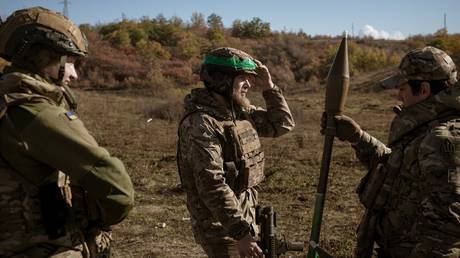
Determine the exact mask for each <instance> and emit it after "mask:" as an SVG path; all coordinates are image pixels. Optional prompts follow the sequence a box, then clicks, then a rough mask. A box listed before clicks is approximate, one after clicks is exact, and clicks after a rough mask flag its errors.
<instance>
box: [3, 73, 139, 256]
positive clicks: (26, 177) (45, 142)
mask: <svg viewBox="0 0 460 258" xmlns="http://www.w3.org/2000/svg"><path fill="white" fill-rule="evenodd" d="M0 96H1V98H0V117H1V120H0V143H1V144H0V157H1V158H2V160H3V161H4V162H5V163H7V165H8V167H9V168H11V169H8V168H5V167H2V168H1V169H0V171H1V173H0V178H1V179H2V182H1V183H0V184H3V186H4V187H3V186H2V187H1V190H0V197H1V198H0V199H1V200H3V201H2V202H0V205H1V206H2V207H4V206H5V205H6V206H7V207H9V209H2V211H1V212H3V213H2V216H0V217H1V218H0V220H1V221H0V224H1V225H2V231H3V232H2V235H1V236H0V253H1V251H2V248H3V247H5V246H7V245H8V246H9V247H10V248H13V247H14V246H15V245H16V244H18V243H16V242H17V241H18V239H15V238H16V237H17V238H19V239H21V238H22V237H26V236H28V237H30V238H29V239H28V242H27V243H22V244H28V245H32V244H34V243H40V242H41V241H43V242H47V240H48V236H49V235H48V234H47V233H45V232H44V225H43V220H44V216H43V210H44V208H43V207H45V206H46V207H48V208H53V205H55V206H57V205H58V204H55V203H53V201H51V200H49V199H48V198H46V200H47V202H42V201H40V203H41V205H40V204H36V203H34V202H33V201H31V200H36V199H39V200H41V199H42V198H41V197H39V196H40V194H41V191H39V190H38V189H39V188H40V189H44V188H42V187H43V186H47V185H51V184H55V185H56V184H57V185H58V187H62V186H64V185H65V184H67V183H65V182H66V180H69V178H70V182H71V184H70V186H71V187H72V193H71V194H69V193H66V191H67V189H68V188H61V191H63V192H64V193H63V195H64V197H65V198H66V201H69V202H71V203H70V204H68V205H69V206H71V207H72V208H71V209H72V211H71V214H72V213H73V215H75V217H72V219H70V218H67V219H65V220H66V221H72V220H73V221H74V222H75V223H71V224H72V225H73V226H71V227H75V226H77V224H78V226H82V227H85V226H88V224H86V225H83V220H81V219H82V218H83V217H77V216H80V215H81V216H83V215H84V216H86V215H87V216H90V217H85V221H86V222H88V223H90V221H91V223H95V224H97V225H99V226H101V227H105V226H109V225H113V224H116V223H118V222H120V221H121V220H123V219H124V218H125V217H126V215H127V214H128V212H129V211H130V210H131V208H132V205H133V198H134V190H133V186H132V183H131V180H130V177H129V175H128V174H127V172H126V170H125V168H124V166H123V163H122V162H121V161H120V160H118V159H117V158H114V157H112V156H111V155H110V154H109V153H108V152H107V151H106V150H105V149H104V148H102V147H100V146H99V145H98V144H97V143H96V141H95V139H94V138H93V137H92V136H91V135H90V134H89V132H88V131H87V129H86V128H85V126H84V125H83V123H82V122H81V120H80V119H79V118H78V116H77V114H76V113H74V112H72V111H69V110H68V109H67V108H66V101H65V97H64V93H63V90H62V89H61V88H60V87H58V86H56V85H53V84H50V83H49V82H47V81H46V80H44V79H43V78H41V77H40V76H38V75H35V74H26V73H24V72H7V73H5V74H4V75H3V76H2V77H1V79H0ZM8 171H9V172H8ZM60 171H62V172H60ZM56 175H59V176H58V177H56ZM63 176H64V178H65V179H64V181H62V180H61V179H62V178H63ZM5 180H6V181H5ZM62 182H64V183H62ZM47 189H48V188H47ZM74 189H80V190H79V191H74ZM81 189H83V191H81ZM20 191H24V192H20ZM37 191H38V197H37ZM8 195H11V196H9V197H8ZM20 196H25V197H26V198H25V200H23V206H25V205H29V204H30V205H31V206H27V207H25V208H24V210H21V209H19V210H17V211H16V209H15V208H14V207H15V206H14V205H15V202H16V201H18V200H16V199H15V198H16V197H18V198H19V197H20ZM12 197H13V198H12ZM21 198H22V197H21ZM29 199H30V200H29ZM90 199H91V200H93V202H91V203H92V204H94V207H91V210H92V211H93V212H92V213H91V214H89V213H88V214H80V213H78V214H76V211H77V208H81V210H80V209H78V210H79V212H80V211H81V212H85V213H86V211H87V210H86V209H88V208H90V207H89V206H86V207H76V206H77V203H81V202H77V200H90ZM5 200H10V202H8V201H6V202H5ZM13 200H16V201H13ZM37 205H38V206H37ZM60 205H63V204H62V203H60ZM87 205H88V203H87ZM40 206H41V209H40ZM80 206H81V205H80ZM48 211H49V210H48ZM4 212H6V213H4ZM8 212H10V213H11V212H19V213H25V214H16V215H15V214H13V213H11V214H7V213H8ZM12 216H15V217H16V218H15V219H13V217H12ZM19 218H21V219H23V220H24V221H22V222H21V220H19ZM45 220H46V219H45ZM18 223H20V224H22V225H27V227H26V228H25V230H22V229H24V228H22V227H21V230H19V227H15V225H16V226H17V224H18ZM55 223H57V221H56V222H55ZM80 223H82V224H81V225H80ZM66 227H68V226H67V224H66ZM69 227H70V226H69ZM17 234H25V235H21V236H18V235H17ZM47 235H48V236H47ZM15 241H16V242H15ZM56 241H57V242H56V243H57V245H59V246H62V245H63V243H61V242H59V239H57V240H56ZM8 243H9V244H8ZM12 243H14V245H12ZM3 244H5V246H4V245H3ZM19 244H20V246H21V243H19ZM22 247H23V248H27V245H22ZM0 256H1V255H0Z"/></svg>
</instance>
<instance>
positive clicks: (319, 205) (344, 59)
mask: <svg viewBox="0 0 460 258" xmlns="http://www.w3.org/2000/svg"><path fill="white" fill-rule="evenodd" d="M349 85H350V73H349V70H348V45H347V35H346V34H345V35H344V37H343V39H342V42H341V43H340V46H339V49H338V50H337V54H336V55H335V58H334V62H333V63H332V66H331V69H330V70H329V74H328V77H327V85H326V106H325V109H326V110H325V111H326V114H327V121H326V128H325V133H324V134H325V138H324V148H323V156H322V160H321V171H320V176H319V182H318V188H317V190H316V199H315V209H314V211H313V220H312V227H311V231H310V241H309V243H319V235H320V231H321V223H322V220H323V210H324V203H325V200H326V191H327V181H328V177H329V167H330V163H331V158H332V146H333V144H334V135H335V121H334V116H335V115H339V114H341V113H342V112H343V110H344V107H345V101H346V99H347V94H348V87H349ZM316 250H318V249H317V248H316ZM316 250H315V248H314V247H312V246H310V248H309V250H308V254H307V257H308V258H315V257H318V253H317V251H316ZM319 255H320V256H321V254H319ZM323 256H324V254H323Z"/></svg>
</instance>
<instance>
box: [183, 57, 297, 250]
mask: <svg viewBox="0 0 460 258" xmlns="http://www.w3.org/2000/svg"><path fill="white" fill-rule="evenodd" d="M200 76H201V80H202V81H203V82H204V85H205V88H199V89H194V90H192V92H191V94H189V95H188V96H187V97H186V98H185V110H186V115H185V117H184V118H183V119H182V121H181V123H180V125H179V140H178V167H179V172H180V176H181V180H182V185H183V188H184V189H185V191H186V193H187V207H188V210H189V212H190V214H191V223H192V229H193V232H194V235H195V240H196V241H197V243H199V244H200V245H201V246H202V247H203V249H204V250H205V252H206V253H207V255H208V256H209V257H239V256H241V257H262V256H263V254H262V250H261V249H260V248H259V247H258V245H257V243H256V240H255V236H256V234H257V232H258V229H257V227H256V225H255V207H256V205H257V199H258V198H257V191H256V189H255V187H256V186H257V185H258V184H259V183H260V182H261V181H262V180H263V179H264V153H263V152H262V150H261V146H260V141H259V136H261V137H278V136H281V135H283V134H285V133H287V132H289V131H291V130H292V129H293V128H294V121H293V118H292V116H291V112H290V111H289V107H288V105H287V103H286V100H285V99H284V97H283V95H282V93H281V90H280V89H279V88H278V87H277V86H276V85H274V84H273V82H272V80H271V76H270V73H269V71H268V69H267V67H266V66H264V65H262V64H261V63H260V62H259V61H257V60H254V59H253V58H252V57H251V56H250V55H248V54H247V53H245V52H243V51H241V50H238V49H234V48H217V49H214V50H212V51H210V52H209V53H208V54H207V55H206V56H205V58H204V61H203V64H202V67H201V73H200ZM251 87H255V88H259V89H261V90H262V92H263V97H264V99H265V103H266V106H267V110H264V109H262V108H256V107H254V106H252V105H251V104H250V101H249V99H248V98H247V93H248V91H249V90H250V89H251Z"/></svg>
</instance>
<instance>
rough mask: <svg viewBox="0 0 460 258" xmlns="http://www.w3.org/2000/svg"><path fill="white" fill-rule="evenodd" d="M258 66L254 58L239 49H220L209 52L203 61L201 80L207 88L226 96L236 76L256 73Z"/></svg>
mask: <svg viewBox="0 0 460 258" xmlns="http://www.w3.org/2000/svg"><path fill="white" fill-rule="evenodd" d="M256 69H257V64H256V63H255V62H254V59H253V58H252V56H250V55H249V54H248V53H246V52H243V51H241V50H239V49H235V48H231V47H220V48H216V49H213V50H211V51H209V52H208V53H207V54H206V55H205V57H204V60H203V63H202V65H201V71H200V78H201V80H202V81H203V82H204V84H205V86H206V87H207V88H208V89H209V90H212V91H214V92H217V93H219V94H223V95H224V94H226V93H227V92H228V91H229V89H231V86H232V85H233V79H234V77H235V76H237V75H239V74H242V73H247V74H257V73H256Z"/></svg>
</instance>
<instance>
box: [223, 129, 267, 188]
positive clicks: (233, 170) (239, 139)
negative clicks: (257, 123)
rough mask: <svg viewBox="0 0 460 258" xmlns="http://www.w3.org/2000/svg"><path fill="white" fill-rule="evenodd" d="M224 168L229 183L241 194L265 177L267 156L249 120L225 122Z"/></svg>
mask: <svg viewBox="0 0 460 258" xmlns="http://www.w3.org/2000/svg"><path fill="white" fill-rule="evenodd" d="M224 130H225V143H224V148H223V149H224V170H225V179H226V182H227V184H228V185H229V186H230V187H231V188H232V190H233V191H234V192H235V193H237V194H240V193H241V192H243V191H245V190H247V189H249V188H252V187H254V186H256V185H258V184H260V182H262V181H263V180H264V179H265V175H264V163H265V156H264V153H263V151H261V145H260V140H259V137H258V135H257V131H256V130H255V129H254V127H253V126H252V124H251V123H250V122H249V121H247V120H237V121H235V123H233V122H228V123H227V122H225V124H224Z"/></svg>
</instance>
